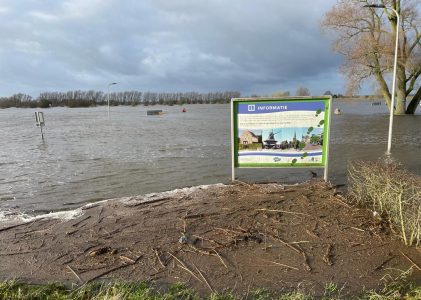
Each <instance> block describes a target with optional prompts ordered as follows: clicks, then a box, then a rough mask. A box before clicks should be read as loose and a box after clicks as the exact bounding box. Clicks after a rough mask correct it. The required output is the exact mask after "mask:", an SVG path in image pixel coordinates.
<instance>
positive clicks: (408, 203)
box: [348, 161, 421, 246]
mask: <svg viewBox="0 0 421 300" xmlns="http://www.w3.org/2000/svg"><path fill="white" fill-rule="evenodd" d="M348 182H349V190H348V195H349V197H350V199H351V201H353V202H355V203H356V204H358V205H362V206H365V207H370V208H372V209H373V210H374V211H375V212H377V213H379V214H380V215H381V216H382V217H384V218H386V219H388V221H389V222H390V223H391V224H393V225H394V226H396V228H397V229H398V230H399V231H400V234H401V237H402V240H403V241H404V243H405V245H415V246H419V245H420V244H421V177H419V176H416V175H415V174H412V173H410V172H408V171H406V170H404V169H403V168H402V166H401V165H400V164H397V163H389V164H384V163H379V162H361V161H360V162H355V163H353V164H352V165H350V167H349V170H348Z"/></svg>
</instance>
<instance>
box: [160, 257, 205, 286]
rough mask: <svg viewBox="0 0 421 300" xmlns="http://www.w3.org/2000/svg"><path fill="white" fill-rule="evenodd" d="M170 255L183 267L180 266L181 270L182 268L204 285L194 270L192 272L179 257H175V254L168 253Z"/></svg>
mask: <svg viewBox="0 0 421 300" xmlns="http://www.w3.org/2000/svg"><path fill="white" fill-rule="evenodd" d="M167 253H168V254H169V255H171V256H172V257H173V258H174V259H175V260H176V261H178V262H179V263H180V264H181V265H179V267H180V268H182V269H183V270H186V271H187V272H188V273H190V274H191V275H192V276H193V277H194V278H196V279H197V280H199V281H200V282H201V283H204V282H203V281H202V280H201V279H200V278H199V277H197V275H196V274H194V272H193V271H192V270H190V269H189V268H188V267H187V266H186V265H185V264H184V263H183V262H182V261H181V260H180V259H179V258H178V257H177V256H175V255H174V254H172V253H171V252H167Z"/></svg>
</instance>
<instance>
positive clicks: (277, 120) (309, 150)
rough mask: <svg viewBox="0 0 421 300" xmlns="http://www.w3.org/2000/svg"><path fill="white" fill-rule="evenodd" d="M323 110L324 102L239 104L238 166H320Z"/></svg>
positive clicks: (323, 128)
mask: <svg viewBox="0 0 421 300" xmlns="http://www.w3.org/2000/svg"><path fill="white" fill-rule="evenodd" d="M325 110H326V106H325V102H324V101H312V102H303V101H301V102H300V101H294V102H292V101H291V102H287V101H279V102H268V101H266V102H262V103H258V102H257V103H247V102H244V103H241V102H240V103H239V104H238V110H237V112H238V113H237V120H236V121H237V131H236V133H237V134H236V135H237V136H236V138H237V140H236V143H235V144H236V145H237V147H236V155H237V165H238V166H239V167H241V166H246V167H253V166H298V165H303V166H305V165H322V164H323V162H324V158H323V157H324V156H323V154H324V143H323V142H324V137H325V132H326V128H325V127H326V126H325V125H326V124H325V117H326V114H325Z"/></svg>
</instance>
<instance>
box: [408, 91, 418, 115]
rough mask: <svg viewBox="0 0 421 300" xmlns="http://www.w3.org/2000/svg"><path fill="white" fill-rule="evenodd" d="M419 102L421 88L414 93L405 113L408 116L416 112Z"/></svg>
mask: <svg viewBox="0 0 421 300" xmlns="http://www.w3.org/2000/svg"><path fill="white" fill-rule="evenodd" d="M420 100H421V87H420V88H418V91H417V92H416V94H415V95H414V97H413V98H412V100H411V102H410V103H409V105H408V108H407V109H406V113H407V114H409V115H413V114H415V111H416V110H417V107H418V106H419V104H420Z"/></svg>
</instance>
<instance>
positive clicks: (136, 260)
mask: <svg viewBox="0 0 421 300" xmlns="http://www.w3.org/2000/svg"><path fill="white" fill-rule="evenodd" d="M142 257H143V255H140V256H139V257H138V258H136V259H135V262H134V263H132V264H124V265H120V266H117V267H114V268H112V269H109V270H107V271H105V272H102V273H101V274H98V275H96V276H94V277H92V278H91V279H89V280H87V281H86V283H89V282H91V281H93V280H95V279H97V278H100V277H102V276H104V275H107V274H110V273H111V272H114V271H117V270H119V269H122V268H125V267H129V266H133V265H134V264H136V263H137V262H138V261H139V259H141V258H142Z"/></svg>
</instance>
